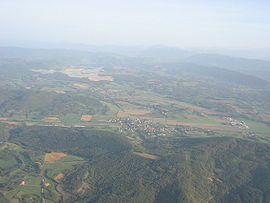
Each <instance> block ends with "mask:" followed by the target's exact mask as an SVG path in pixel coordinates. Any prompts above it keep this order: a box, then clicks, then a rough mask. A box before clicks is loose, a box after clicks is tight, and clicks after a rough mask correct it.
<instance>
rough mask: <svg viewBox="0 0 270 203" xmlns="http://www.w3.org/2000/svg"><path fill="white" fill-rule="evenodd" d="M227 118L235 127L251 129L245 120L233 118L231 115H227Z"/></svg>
mask: <svg viewBox="0 0 270 203" xmlns="http://www.w3.org/2000/svg"><path fill="white" fill-rule="evenodd" d="M226 120H227V122H228V124H229V125H231V126H233V127H237V128H240V129H249V127H248V125H247V124H246V123H245V122H244V121H238V120H235V119H232V118H230V117H226Z"/></svg>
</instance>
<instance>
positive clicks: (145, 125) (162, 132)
mask: <svg viewBox="0 0 270 203" xmlns="http://www.w3.org/2000/svg"><path fill="white" fill-rule="evenodd" d="M109 122H111V123H117V124H120V127H119V131H120V132H124V131H131V132H136V133H139V134H141V135H143V136H145V137H152V138H154V137H159V136H166V135H168V134H171V133H176V132H177V130H176V129H174V128H168V127H166V126H161V125H158V124H156V123H154V122H152V121H151V120H146V119H139V118H129V117H127V118H114V119H111V120H109Z"/></svg>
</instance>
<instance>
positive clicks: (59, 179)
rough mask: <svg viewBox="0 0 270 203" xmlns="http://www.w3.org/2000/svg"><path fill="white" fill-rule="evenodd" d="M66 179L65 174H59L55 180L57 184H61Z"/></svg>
mask: <svg viewBox="0 0 270 203" xmlns="http://www.w3.org/2000/svg"><path fill="white" fill-rule="evenodd" d="M64 177H65V174H63V173H59V174H58V175H57V176H55V177H54V178H53V179H54V180H55V181H56V182H58V183H59V182H60V181H61V180H62V179H63V178H64Z"/></svg>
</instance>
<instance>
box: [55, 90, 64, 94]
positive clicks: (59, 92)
mask: <svg viewBox="0 0 270 203" xmlns="http://www.w3.org/2000/svg"><path fill="white" fill-rule="evenodd" d="M54 92H55V93H57V94H65V93H66V92H65V91H64V90H54Z"/></svg>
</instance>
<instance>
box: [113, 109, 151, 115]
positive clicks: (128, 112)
mask: <svg viewBox="0 0 270 203" xmlns="http://www.w3.org/2000/svg"><path fill="white" fill-rule="evenodd" d="M148 113H151V112H150V111H146V110H131V109H129V110H124V111H119V112H118V113H117V117H128V116H129V115H144V114H148Z"/></svg>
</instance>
